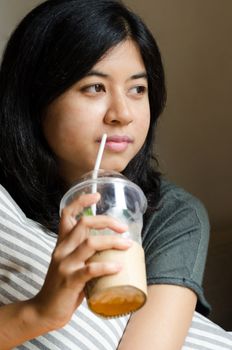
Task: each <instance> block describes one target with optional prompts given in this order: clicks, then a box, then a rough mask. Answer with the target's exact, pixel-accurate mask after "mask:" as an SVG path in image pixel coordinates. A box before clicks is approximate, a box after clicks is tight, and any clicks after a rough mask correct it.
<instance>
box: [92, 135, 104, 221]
mask: <svg viewBox="0 0 232 350" xmlns="http://www.w3.org/2000/svg"><path fill="white" fill-rule="evenodd" d="M106 139H107V134H103V136H102V139H101V143H100V146H99V150H98V154H97V158H96V161H95V165H94V170H93V175H92V179H94V180H95V179H97V175H98V170H99V169H100V164H101V160H102V156H103V152H104V148H105V144H106ZM96 192H97V181H95V182H94V183H93V186H92V193H96ZM91 208H92V212H93V215H96V204H93V205H92V206H91Z"/></svg>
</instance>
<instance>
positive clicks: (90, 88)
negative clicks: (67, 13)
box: [81, 84, 106, 94]
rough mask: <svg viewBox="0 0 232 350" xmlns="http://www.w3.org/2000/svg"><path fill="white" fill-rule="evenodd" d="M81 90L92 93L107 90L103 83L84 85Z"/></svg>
mask: <svg viewBox="0 0 232 350" xmlns="http://www.w3.org/2000/svg"><path fill="white" fill-rule="evenodd" d="M81 90H82V91H84V92H88V93H91V94H96V93H99V92H105V91H106V90H105V87H104V85H103V84H92V85H88V86H85V87H83V88H82V89H81Z"/></svg>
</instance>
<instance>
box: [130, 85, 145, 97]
mask: <svg viewBox="0 0 232 350" xmlns="http://www.w3.org/2000/svg"><path fill="white" fill-rule="evenodd" d="M146 91H147V87H146V86H144V85H138V86H134V87H133V88H131V89H130V92H131V93H132V94H133V95H144V94H145V93H146Z"/></svg>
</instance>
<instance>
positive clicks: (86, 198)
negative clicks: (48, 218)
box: [58, 193, 100, 241]
mask: <svg viewBox="0 0 232 350" xmlns="http://www.w3.org/2000/svg"><path fill="white" fill-rule="evenodd" d="M99 199H100V194H99V193H89V194H83V195H81V196H80V197H78V198H76V199H74V200H73V201H72V203H71V204H69V205H68V206H67V207H65V208H64V209H63V210H62V212H61V219H60V224H59V236H58V239H59V241H62V240H63V239H64V237H65V236H66V235H67V233H68V232H70V231H71V230H72V229H73V228H74V226H75V225H76V224H77V220H76V217H77V215H78V214H79V213H81V212H82V211H83V209H84V208H86V207H89V206H91V205H93V204H96V203H97V202H98V201H99Z"/></svg>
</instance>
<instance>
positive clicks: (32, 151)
mask: <svg viewBox="0 0 232 350" xmlns="http://www.w3.org/2000/svg"><path fill="white" fill-rule="evenodd" d="M127 38H131V39H132V40H134V41H135V42H136V43H137V45H138V47H139V49H140V52H141V55H142V58H143V61H144V64H145V67H146V71H147V75H148V88H149V102H150V110H151V123H150V128H149V131H148V135H147V138H146V141H145V144H144V145H143V147H142V149H141V150H140V151H139V153H138V154H137V155H136V156H135V158H134V159H132V160H131V162H130V163H129V164H128V166H127V168H126V169H125V170H124V174H125V175H126V176H127V177H128V178H129V179H131V180H132V181H134V182H135V183H137V184H138V185H139V186H140V187H141V188H142V189H143V191H144V193H145V194H146V196H147V198H148V203H149V208H151V207H152V206H154V203H155V202H157V200H158V198H159V187H160V175H159V172H158V171H156V170H155V166H154V164H155V163H154V159H153V155H152V154H153V149H152V146H153V141H154V129H155V125H156V122H157V119H158V117H159V115H160V114H161V112H162V110H163V107H164V104H165V100H166V90H165V82H164V71H163V65H162V62H161V56H160V52H159V49H158V47H157V44H156V42H155V40H154V38H153V36H152V34H151V33H150V31H149V30H148V28H147V27H146V26H145V24H144V23H143V21H142V20H141V19H140V18H139V17H138V16H137V15H136V14H134V13H133V12H131V11H130V10H129V9H127V8H126V7H125V6H124V5H123V4H122V3H121V2H119V1H116V0H97V1H96V0H69V1H67V0H49V1H45V2H44V3H42V4H41V5H39V6H38V7H36V8H35V9H34V10H32V11H31V12H30V13H29V14H28V15H27V16H26V17H25V18H24V19H23V20H22V22H21V23H20V24H19V25H18V27H17V28H16V30H15V31H14V33H13V34H12V36H11V38H10V40H9V42H8V45H7V47H6V49H5V52H4V55H3V60H2V65H1V70H0V182H1V184H2V185H3V186H5V187H6V189H7V190H8V191H9V192H10V193H11V195H12V196H13V198H14V199H15V200H16V202H17V203H18V204H19V206H20V207H21V208H22V210H24V212H25V214H26V215H27V216H28V217H30V218H32V219H33V220H36V221H38V222H40V223H41V224H43V225H44V226H46V227H47V228H48V229H50V230H53V231H55V232H56V231H57V225H58V221H59V217H58V207H59V201H60V198H61V196H62V195H63V192H64V183H63V180H62V178H61V177H60V176H59V174H58V169H57V164H56V159H55V156H54V154H53V153H52V151H51V150H50V148H49V147H48V145H47V143H46V141H45V138H44V136H43V133H42V128H41V118H42V115H43V111H44V110H45V109H46V107H47V106H48V105H49V103H51V102H52V101H53V100H54V99H55V98H57V97H58V96H59V95H61V94H62V93H63V92H64V91H66V90H67V89H68V88H69V87H70V86H72V85H73V84H74V83H75V82H76V81H78V80H80V79H81V78H83V77H84V76H85V75H86V74H87V73H88V71H89V70H90V69H91V68H92V67H93V66H94V65H95V64H96V62H97V61H98V60H99V59H100V58H101V57H102V56H103V54H105V53H106V52H107V50H109V49H110V48H112V47H113V46H115V45H117V44H118V43H120V42H122V41H123V40H126V39H127Z"/></svg>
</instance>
